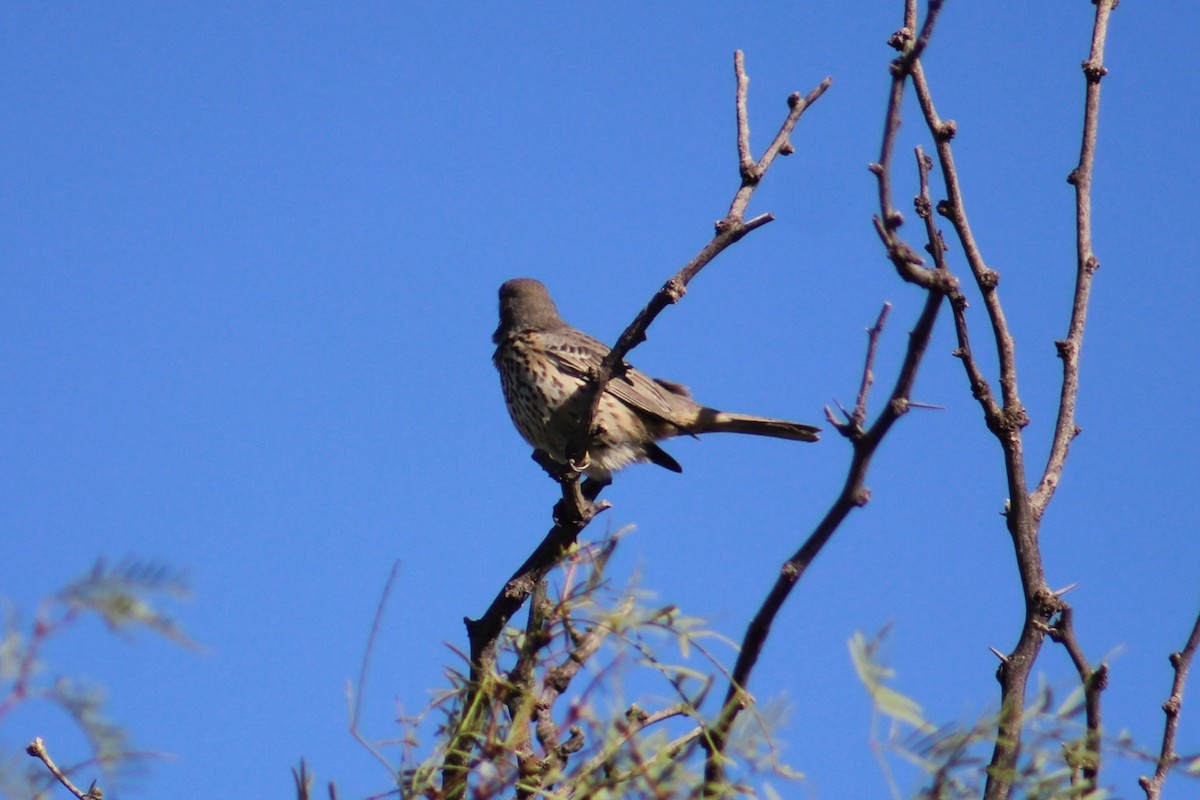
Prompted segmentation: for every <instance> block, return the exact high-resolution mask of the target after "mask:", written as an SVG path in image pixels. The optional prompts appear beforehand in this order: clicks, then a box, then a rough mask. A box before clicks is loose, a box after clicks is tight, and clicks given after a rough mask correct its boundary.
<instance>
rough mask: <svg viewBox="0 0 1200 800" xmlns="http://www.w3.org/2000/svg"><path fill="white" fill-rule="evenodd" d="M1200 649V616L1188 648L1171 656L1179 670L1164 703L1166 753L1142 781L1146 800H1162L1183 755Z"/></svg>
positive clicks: (1176, 670) (1164, 745)
mask: <svg viewBox="0 0 1200 800" xmlns="http://www.w3.org/2000/svg"><path fill="white" fill-rule="evenodd" d="M1198 648H1200V615H1198V616H1197V617H1196V623H1195V624H1194V625H1193V626H1192V635H1191V636H1189V637H1188V640H1187V644H1186V645H1184V647H1183V649H1182V650H1180V651H1179V652H1178V653H1172V654H1171V668H1172V669H1174V670H1175V678H1174V680H1173V681H1172V682H1171V696H1170V697H1168V698H1167V702H1165V703H1163V707H1162V708H1163V713H1165V714H1166V715H1167V722H1166V725H1165V726H1164V728H1163V741H1162V749H1161V750H1160V751H1159V756H1158V766H1157V768H1156V769H1155V770H1154V775H1153V776H1152V777H1150V778H1147V777H1144V776H1143V777H1142V778H1140V779H1139V780H1138V784H1139V785H1141V787H1142V789H1143V790H1144V791H1145V792H1146V800H1158V798H1159V797H1160V796H1161V794H1162V787H1163V784H1164V783H1166V780H1167V773H1168V772H1170V771H1171V767H1173V766H1175V764H1176V762H1178V761H1179V753H1177V752H1175V735H1176V732H1177V731H1178V730H1179V714H1180V712H1181V711H1182V710H1183V690H1184V687H1186V686H1187V676H1188V668H1189V667H1191V665H1192V657H1193V656H1195V655H1196V650H1197V649H1198Z"/></svg>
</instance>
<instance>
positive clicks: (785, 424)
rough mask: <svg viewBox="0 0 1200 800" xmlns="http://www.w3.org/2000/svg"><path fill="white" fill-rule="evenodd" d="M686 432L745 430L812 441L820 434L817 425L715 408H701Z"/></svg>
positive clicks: (794, 439)
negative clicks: (694, 422) (734, 412)
mask: <svg viewBox="0 0 1200 800" xmlns="http://www.w3.org/2000/svg"><path fill="white" fill-rule="evenodd" d="M687 432H688V433H748V434H750V435H752V436H770V437H772V438H775V439H791V440H792V441H796V442H815V441H817V440H818V439H820V438H821V437H820V436H819V435H818V434H819V433H820V432H821V429H820V428H816V427H813V426H812V425H805V424H803V423H801V422H789V421H787V420H785V419H771V418H770V417H756V416H753V415H751V414H733V413H730V412H728V411H717V410H716V409H715V408H702V409H700V413H699V415H698V417H697V419H696V424H695V425H692V426H690V427H689V428H688V430H687Z"/></svg>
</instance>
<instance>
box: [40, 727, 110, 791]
mask: <svg viewBox="0 0 1200 800" xmlns="http://www.w3.org/2000/svg"><path fill="white" fill-rule="evenodd" d="M25 752H26V753H28V754H29V755H31V756H33V757H34V758H36V759H40V760H41V762H42V763H43V764H45V765H46V769H48V770H50V774H51V775H53V776H54V777H55V778H57V779H58V782H59V783H61V784H62V785H63V786H65V787H66V788H67V791H69V792H70V793H71V794H73V795H75V796H76V797H78V798H79V800H103V798H104V792H102V791H101V790H100V787H99V786H97V785H96V784H95V783H94V782H93V783H92V786H91V788H89V789H88V790H87V791H86V792H84V791H82V790H81V789H80V788H79V787H78V786H76V785H75V784H74V783H72V782H71V779H70V778H68V777H67V776H66V774H65V773H64V772H63V771H62V770H61V769H59V768H58V765H57V764H55V763H54V759H52V758H51V757H50V751H49V750H47V749H46V742H45V740H43V739H42V737H40V736H39V737H37V738H36V739H34V740H33V741H32V742H30V743H29V746H28V747H26V748H25Z"/></svg>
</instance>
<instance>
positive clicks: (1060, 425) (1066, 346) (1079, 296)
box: [1032, 0, 1116, 516]
mask: <svg viewBox="0 0 1200 800" xmlns="http://www.w3.org/2000/svg"><path fill="white" fill-rule="evenodd" d="M1115 5H1116V3H1115V2H1114V1H1113V0H1109V1H1108V2H1100V3H1097V4H1096V24H1095V27H1094V28H1093V31H1092V49H1091V52H1090V53H1089V54H1088V59H1087V61H1084V62H1083V75H1084V80H1085V81H1086V82H1087V94H1086V97H1085V100H1084V110H1083V142H1082V144H1081V145H1080V148H1079V165H1078V166H1077V167H1075V169H1073V170H1071V174H1070V176H1068V178H1067V182H1068V183H1070V184H1072V185H1073V186H1074V187H1075V294H1074V299H1073V301H1072V303H1071V321H1070V323H1069V324H1068V325H1067V338H1065V339H1060V340H1058V341H1057V342H1055V346H1056V347H1057V350H1058V357H1059V358H1061V359H1062V362H1063V380H1062V392H1061V393H1060V395H1059V401H1058V417H1057V419H1056V420H1055V423H1054V441H1053V442H1052V443H1051V445H1050V457H1049V458H1048V459H1047V462H1046V469H1045V471H1044V472H1043V473H1042V479H1041V481H1040V482H1039V483H1038V487H1037V489H1036V490H1035V491H1034V493H1033V499H1032V504H1033V511H1034V513H1035V514H1037V515H1038V516H1041V515H1042V513H1043V512H1044V511H1045V510H1046V505H1047V504H1048V503H1049V502H1050V498H1051V497H1053V496H1054V490H1055V489H1056V488H1057V487H1058V481H1059V479H1060V478H1061V477H1062V471H1063V467H1064V465H1065V464H1066V460H1067V452H1068V450H1069V449H1070V447H1071V442H1072V441H1074V440H1075V437H1076V436H1078V435H1079V432H1080V429H1079V427H1078V426H1077V425H1076V424H1075V401H1076V398H1077V397H1078V395H1079V357H1080V351H1081V350H1082V349H1083V329H1084V325H1085V324H1086V323H1087V310H1088V300H1089V298H1090V297H1091V292H1092V278H1093V276H1094V275H1095V274H1096V270H1098V269H1099V268H1100V262H1099V261H1098V260H1097V259H1096V254H1095V253H1094V252H1092V168H1093V166H1094V165H1095V163H1096V136H1097V131H1098V129H1099V125H1100V80H1101V79H1102V78H1103V77H1104V76H1105V75H1106V74H1108V69H1107V68H1106V67H1105V66H1104V43H1105V40H1106V39H1107V37H1108V18H1109V14H1110V13H1112V9H1113V6H1115Z"/></svg>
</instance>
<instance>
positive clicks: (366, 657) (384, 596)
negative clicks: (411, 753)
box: [297, 559, 400, 785]
mask: <svg viewBox="0 0 1200 800" xmlns="http://www.w3.org/2000/svg"><path fill="white" fill-rule="evenodd" d="M399 573H400V561H399V560H398V559H397V560H396V561H394V562H393V563H392V571H391V572H389V573H388V577H387V581H386V582H385V583H384V584H383V591H382V592H381V593H380V595H379V604H378V605H376V606H375V617H374V618H373V619H372V620H371V633H370V634H368V635H367V646H366V647H365V648H363V657H362V663H361V664H359V667H358V686H357V687H356V689H355V690H354V702H353V704H352V706H351V708H350V735H351V736H353V737H354V738H355V740H356V741H357V742H358V743H359V744H361V745H362V746H363V747H365V748H366V749H367V751H368V752H369V753H371V755H373V756H375V758H376V759H377V760H378V761H379V762H380V763H382V764H383V766H385V767H386V768H387V769H388V771H389V772H395V767H394V766H392V763H391V762H390V761H388V758H387V756H385V755H384V754H383V751H381V750H380V749H379V748H378V747H376V746H375V744H374V743H373V742H371V741H369V740H368V739H367V738H366V737H365V736H363V735H362V731H361V730H359V727H358V723H359V720H361V719H362V703H363V695H364V694H365V693H366V687H367V669H368V667H369V666H370V664H371V656H372V654H373V653H374V652H375V640H376V639H377V638H378V637H379V629H380V627H381V626H382V624H383V611H384V609H385V608H387V602H388V598H389V597H391V594H392V587H393V586H395V585H396V576H397V575H398V574H399ZM300 768H301V771H302V772H303V769H304V762H303V761H301V762H300ZM297 781H299V778H297ZM297 785H298V784H297Z"/></svg>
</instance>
